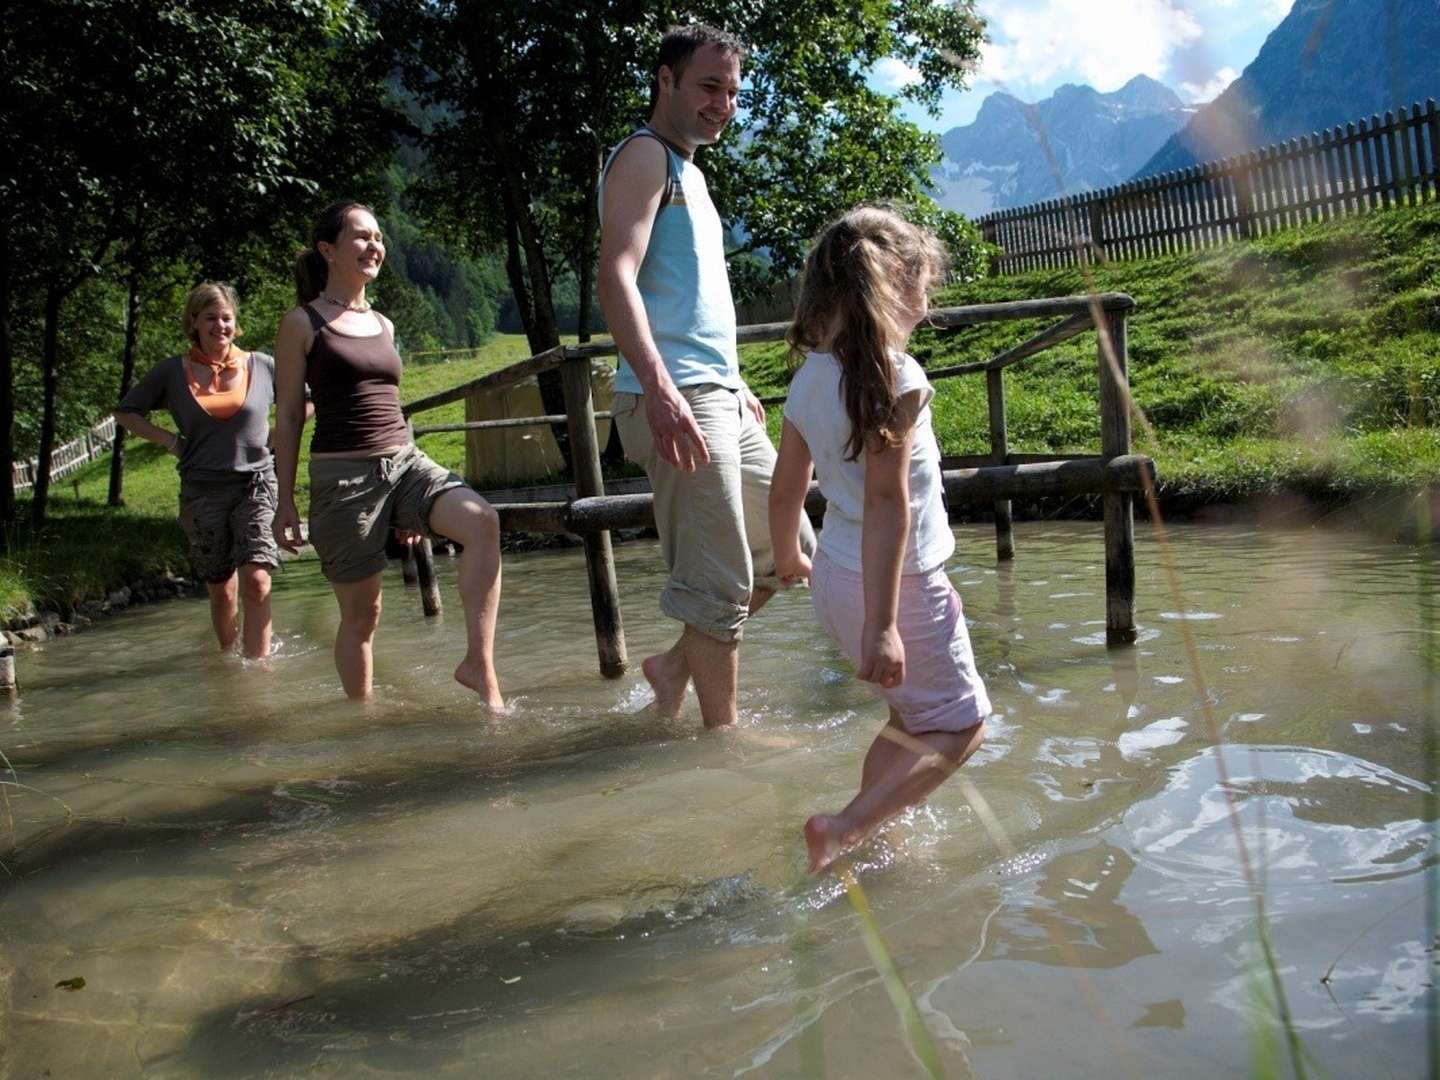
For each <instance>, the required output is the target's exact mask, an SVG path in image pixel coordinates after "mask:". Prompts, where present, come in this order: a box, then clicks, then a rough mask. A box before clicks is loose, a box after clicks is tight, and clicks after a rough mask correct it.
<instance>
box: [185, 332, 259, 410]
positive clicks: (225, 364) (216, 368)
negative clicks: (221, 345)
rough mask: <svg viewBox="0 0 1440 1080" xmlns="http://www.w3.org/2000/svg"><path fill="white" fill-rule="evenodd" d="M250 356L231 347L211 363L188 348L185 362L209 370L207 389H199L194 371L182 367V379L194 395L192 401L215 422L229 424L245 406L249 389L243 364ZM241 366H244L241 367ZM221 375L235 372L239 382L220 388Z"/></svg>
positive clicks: (188, 365) (192, 348)
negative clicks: (187, 357) (221, 421)
mask: <svg viewBox="0 0 1440 1080" xmlns="http://www.w3.org/2000/svg"><path fill="white" fill-rule="evenodd" d="M249 359H250V354H249V353H246V352H241V351H240V350H239V349H237V348H235V347H234V346H233V345H232V346H230V348H228V349H227V350H226V351H225V355H224V356H223V357H221V358H220V359H219V360H212V359H211V358H210V357H208V356H206V355H205V354H204V353H203V352H201V351H200V350H199V349H198V348H196V347H193V346H192V347H191V349H190V356H189V360H190V362H191V363H193V364H195V365H197V366H199V367H208V368H209V369H210V385H209V386H202V385H201V384H200V380H198V379H197V378H195V375H194V369H193V368H191V366H190V364H186V365H185V378H186V380H187V381H188V382H189V383H190V389H191V391H192V392H193V393H194V394H195V401H196V403H197V404H198V405H199V406H200V408H202V409H204V410H205V411H206V412H207V413H208V414H209V415H211V416H213V417H214V418H215V419H216V420H229V419H230V418H231V417H232V416H234V415H235V414H236V413H237V412H239V411H240V410H241V408H242V407H244V405H245V395H246V393H247V392H248V391H249V389H250V378H249V374H250V367H249V365H248V364H247V363H246V361H248V360H249ZM241 365H244V366H243V367H242V366H241ZM225 371H239V372H240V378H238V379H236V380H235V382H234V383H233V384H232V385H231V386H230V387H228V388H226V389H223V390H222V389H221V388H220V376H221V373H222V372H225Z"/></svg>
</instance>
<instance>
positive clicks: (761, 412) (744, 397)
mask: <svg viewBox="0 0 1440 1080" xmlns="http://www.w3.org/2000/svg"><path fill="white" fill-rule="evenodd" d="M740 403H741V404H742V405H744V406H745V408H747V409H749V410H750V414H751V415H752V416H754V417H755V419H756V420H758V421H760V426H761V427H764V426H765V406H764V405H761V404H760V399H759V398H757V397H756V396H755V395H754V394H752V393H751V392H750V388H749V387H748V386H742V387H741V388H740Z"/></svg>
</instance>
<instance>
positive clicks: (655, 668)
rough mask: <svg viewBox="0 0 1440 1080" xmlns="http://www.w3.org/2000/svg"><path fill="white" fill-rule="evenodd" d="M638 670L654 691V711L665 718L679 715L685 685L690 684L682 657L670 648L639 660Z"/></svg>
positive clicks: (683, 698)
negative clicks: (643, 674)
mask: <svg viewBox="0 0 1440 1080" xmlns="http://www.w3.org/2000/svg"><path fill="white" fill-rule="evenodd" d="M640 670H641V671H643V672H644V673H645V681H646V682H648V683H649V684H650V689H651V690H653V691H655V711H656V712H657V713H659V714H660V715H661V716H663V717H665V718H666V719H674V718H675V717H677V716H679V715H680V704H681V702H683V701H684V700H685V687H687V686H689V685H690V671H689V669H688V668H686V666H685V661H684V659H683V658H682V657H680V656H677V655H676V651H675V650H674V649H671V650H669V651H667V652H662V653H656V654H655V655H654V656H647V657H646V658H645V659H644V660H642V661H641V662H640Z"/></svg>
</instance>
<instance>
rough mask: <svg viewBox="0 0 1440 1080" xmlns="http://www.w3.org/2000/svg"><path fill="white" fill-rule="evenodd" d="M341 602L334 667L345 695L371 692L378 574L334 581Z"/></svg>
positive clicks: (368, 693)
mask: <svg viewBox="0 0 1440 1080" xmlns="http://www.w3.org/2000/svg"><path fill="white" fill-rule="evenodd" d="M331 588H333V589H334V590H335V599H336V600H338V601H339V602H340V628H339V629H338V630H336V631H335V670H336V671H338V672H339V673H340V685H341V686H343V687H344V688H345V694H346V696H347V697H352V698H367V697H369V696H370V683H371V677H372V675H373V672H374V667H375V665H374V657H373V651H372V645H373V643H374V640H375V628H376V627H378V626H379V625H380V575H379V574H372V575H370V577H368V578H365V579H364V580H363V581H354V582H348V583H346V584H333V583H332V585H331Z"/></svg>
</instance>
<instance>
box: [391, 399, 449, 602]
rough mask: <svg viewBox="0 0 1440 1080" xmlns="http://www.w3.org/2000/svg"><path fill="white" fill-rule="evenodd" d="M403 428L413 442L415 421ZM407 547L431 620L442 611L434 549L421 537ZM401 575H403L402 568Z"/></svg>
mask: <svg viewBox="0 0 1440 1080" xmlns="http://www.w3.org/2000/svg"><path fill="white" fill-rule="evenodd" d="M405 427H406V428H407V429H409V432H410V441H411V442H412V443H413V442H414V441H415V421H414V420H406V421H405ZM409 546H410V547H411V548H412V549H413V550H414V552H415V573H416V577H417V578H418V579H419V581H420V609H421V610H422V611H424V612H425V617H426V618H431V617H433V616H435V615H439V614H440V612H441V610H442V608H441V604H440V585H439V583H438V582H437V581H436V580H435V549H434V548H433V547H431V546H430V537H428V536H422V537H421V538H420V540H419V541H417V542H416V543H414V544H411V545H409ZM401 573H402V574H403V573H405V570H404V569H403V568H402V570H401ZM407 581H408V578H407Z"/></svg>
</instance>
